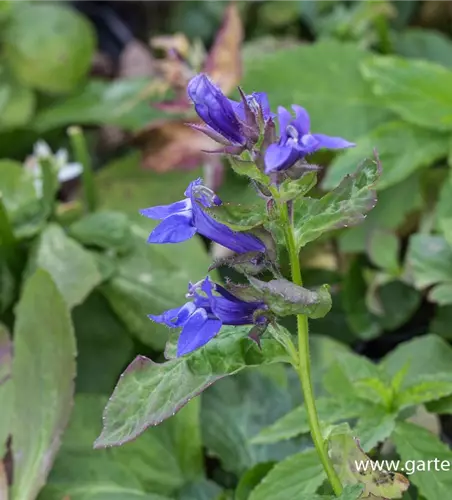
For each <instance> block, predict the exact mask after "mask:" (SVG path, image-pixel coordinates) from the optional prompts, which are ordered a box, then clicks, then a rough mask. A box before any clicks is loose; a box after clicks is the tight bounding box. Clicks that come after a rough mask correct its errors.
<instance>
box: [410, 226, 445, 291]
mask: <svg viewBox="0 0 452 500" xmlns="http://www.w3.org/2000/svg"><path fill="white" fill-rule="evenodd" d="M405 265H406V270H407V272H408V273H409V276H411V277H412V279H413V282H414V285H415V287H416V288H419V289H423V288H426V287H427V286H430V285H434V284H435V283H442V282H445V281H452V248H450V247H449V245H448V244H447V242H446V240H445V239H444V238H443V237H442V236H439V235H429V234H420V233H419V234H414V235H412V236H411V237H410V240H409V245H408V252H407V256H406V262H405Z"/></svg>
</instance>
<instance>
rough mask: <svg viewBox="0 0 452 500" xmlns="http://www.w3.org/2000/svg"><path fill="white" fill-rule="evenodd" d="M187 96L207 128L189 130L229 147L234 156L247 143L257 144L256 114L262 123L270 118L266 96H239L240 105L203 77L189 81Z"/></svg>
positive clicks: (199, 126) (254, 94)
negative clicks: (196, 131) (198, 132)
mask: <svg viewBox="0 0 452 500" xmlns="http://www.w3.org/2000/svg"><path fill="white" fill-rule="evenodd" d="M187 93H188V96H189V97H190V99H191V100H192V101H193V103H194V105H195V110H196V112H197V113H198V115H199V116H200V118H201V119H202V120H203V121H204V123H205V124H206V125H207V126H202V125H196V124H194V125H192V126H193V127H194V128H196V129H198V130H200V131H201V132H204V133H205V134H207V135H208V136H209V137H211V138H212V139H214V140H216V141H217V142H219V143H221V144H224V145H227V146H230V148H231V152H234V153H239V152H240V150H243V149H244V148H245V147H246V145H247V143H248V142H249V141H254V142H255V141H257V139H258V137H259V127H258V119H257V117H258V115H259V114H261V115H262V118H263V120H264V121H266V120H268V118H270V117H271V116H272V114H271V112H270V105H269V103H268V98H267V95H266V94H265V93H263V92H255V93H253V94H251V95H244V94H242V101H240V102H237V101H233V100H231V99H228V98H227V97H226V96H225V95H224V94H223V92H222V91H221V90H220V89H219V88H218V87H217V86H216V85H215V84H214V83H213V82H212V81H211V80H210V79H209V77H208V76H207V75H205V74H200V75H197V76H195V77H194V78H192V79H191V80H190V82H189V83H188V86H187Z"/></svg>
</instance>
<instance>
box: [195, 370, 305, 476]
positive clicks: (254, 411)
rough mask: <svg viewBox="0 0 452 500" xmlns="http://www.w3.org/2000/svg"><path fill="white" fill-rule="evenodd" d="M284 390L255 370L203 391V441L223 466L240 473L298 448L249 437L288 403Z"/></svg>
mask: <svg viewBox="0 0 452 500" xmlns="http://www.w3.org/2000/svg"><path fill="white" fill-rule="evenodd" d="M291 403H292V402H291V398H290V395H289V394H288V393H287V391H286V390H284V389H282V388H281V387H278V386H277V384H276V383H275V382H274V381H272V380H270V379H269V378H268V377H266V376H265V375H263V374H261V373H259V372H258V371H257V370H248V371H246V372H242V373H240V374H239V375H237V376H235V377H230V378H227V379H224V380H221V381H219V382H218V383H217V384H216V385H215V386H214V387H212V388H210V389H209V390H207V391H206V392H205V393H204V394H203V398H202V423H203V426H202V429H203V442H204V444H205V446H206V447H207V450H208V453H209V454H211V455H213V456H215V457H217V458H219V460H220V461H221V464H222V466H223V468H224V469H226V470H227V471H229V472H234V473H236V474H242V473H244V472H245V471H246V470H247V469H249V468H250V467H252V466H254V465H256V464H258V463H260V462H266V461H269V460H281V459H283V458H285V457H286V456H288V455H290V454H292V453H295V452H297V451H299V449H300V444H299V443H294V442H289V441H286V442H283V443H280V444H265V445H262V444H261V445H257V444H252V443H251V442H250V438H251V437H252V436H253V435H255V434H256V433H258V432H259V431H260V430H261V429H262V428H263V427H265V426H267V425H268V424H270V422H272V421H274V420H275V419H277V418H279V417H281V416H282V415H284V413H286V412H287V411H289V410H290V409H291V407H292V404H291Z"/></svg>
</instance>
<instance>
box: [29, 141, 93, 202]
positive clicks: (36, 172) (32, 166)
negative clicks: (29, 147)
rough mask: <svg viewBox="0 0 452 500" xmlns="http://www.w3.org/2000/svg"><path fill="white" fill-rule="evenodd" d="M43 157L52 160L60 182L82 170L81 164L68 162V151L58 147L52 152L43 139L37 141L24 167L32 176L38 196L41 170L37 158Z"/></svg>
mask: <svg viewBox="0 0 452 500" xmlns="http://www.w3.org/2000/svg"><path fill="white" fill-rule="evenodd" d="M43 159H49V160H51V161H52V165H53V167H54V168H55V169H56V171H57V175H58V182H59V183H60V184H61V183H63V182H66V181H70V180H71V179H75V178H76V177H78V176H79V175H80V174H81V173H82V171H83V166H82V165H81V164H80V163H68V153H67V151H66V150H65V149H59V150H58V151H57V152H56V153H55V154H54V153H53V152H52V150H51V149H50V147H49V145H48V144H47V143H46V142H45V141H38V142H37V143H36V144H35V145H34V147H33V155H32V156H29V157H28V158H27V159H26V160H25V168H27V169H28V170H29V171H30V172H31V174H32V176H33V180H34V186H35V190H36V194H37V195H38V196H39V197H41V196H42V170H41V165H40V164H39V160H43Z"/></svg>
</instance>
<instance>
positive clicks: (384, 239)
mask: <svg viewBox="0 0 452 500" xmlns="http://www.w3.org/2000/svg"><path fill="white" fill-rule="evenodd" d="M399 252H400V244H399V239H398V238H397V236H396V235H395V234H394V233H391V232H389V231H383V230H381V229H376V230H374V231H372V233H371V235H370V239H369V242H368V254H369V257H370V260H371V261H372V263H373V264H375V265H376V266H377V267H380V268H381V269H384V270H386V271H387V272H388V273H390V274H393V275H397V274H398V273H399V270H400V264H399Z"/></svg>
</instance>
